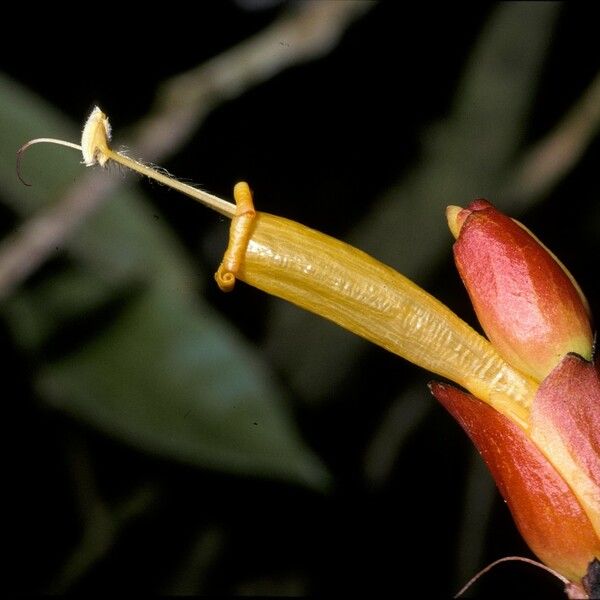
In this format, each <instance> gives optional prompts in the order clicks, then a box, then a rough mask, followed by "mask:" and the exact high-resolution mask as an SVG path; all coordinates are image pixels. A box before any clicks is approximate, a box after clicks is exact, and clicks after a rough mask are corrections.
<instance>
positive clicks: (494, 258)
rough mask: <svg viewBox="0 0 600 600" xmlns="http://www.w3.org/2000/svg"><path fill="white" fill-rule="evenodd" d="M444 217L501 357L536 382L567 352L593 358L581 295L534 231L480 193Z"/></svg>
mask: <svg viewBox="0 0 600 600" xmlns="http://www.w3.org/2000/svg"><path fill="white" fill-rule="evenodd" d="M447 217H448V223H449V226H450V230H451V231H452V233H453V234H454V235H455V236H457V241H456V243H455V244H454V258H455V261H456V266H457V268H458V271H459V273H460V276H461V278H462V280H463V282H464V284H465V286H466V288H467V291H468V292H469V296H470V297H471V301H472V303H473V306H474V308H475V312H476V313H477V317H478V318H479V322H480V323H481V326H482V327H483V329H484V331H485V333H486V335H487V336H488V338H489V339H490V341H491V342H492V344H493V345H494V346H495V347H496V349H497V350H498V351H499V352H500V354H501V355H502V356H503V357H504V359H505V360H507V361H508V362H509V363H510V364H512V365H513V366H514V367H517V368H518V369H520V370H521V371H523V372H525V373H527V374H528V375H530V376H532V377H534V378H535V379H537V380H538V381H541V380H542V379H544V377H545V376H546V375H547V374H548V373H549V372H550V371H551V370H552V369H553V368H554V367H555V366H556V365H557V364H558V363H559V362H560V361H561V360H562V358H563V357H564V356H565V355H566V354H567V353H569V352H574V353H577V354H579V355H580V356H582V357H584V358H586V359H590V358H591V355H592V343H593V337H592V330H591V325H590V319H589V316H588V309H587V303H586V301H585V298H584V297H583V294H582V293H581V290H580V289H579V287H578V286H577V284H576V283H575V280H574V279H573V277H572V276H571V275H570V274H569V272H568V271H567V270H566V269H565V268H564V266H563V265H562V264H561V263H560V262H559V261H558V260H557V259H556V257H555V256H554V255H553V254H552V253H551V252H550V251H549V250H548V249H547V248H546V247H545V246H544V245H543V244H542V243H541V242H540V241H539V240H538V239H537V238H536V237H535V236H534V235H533V234H531V233H530V232H529V231H528V230H527V229H526V228H525V227H523V226H522V225H520V224H519V223H517V222H516V221H514V220H513V219H510V218H509V217H507V216H505V215H503V214H502V213H501V212H499V211H498V210H496V209H495V208H494V207H493V206H492V205H491V204H490V203H489V202H487V201H486V200H475V201H474V202H472V203H471V204H470V205H469V207H468V208H466V209H460V208H459V207H449V208H448V210H447Z"/></svg>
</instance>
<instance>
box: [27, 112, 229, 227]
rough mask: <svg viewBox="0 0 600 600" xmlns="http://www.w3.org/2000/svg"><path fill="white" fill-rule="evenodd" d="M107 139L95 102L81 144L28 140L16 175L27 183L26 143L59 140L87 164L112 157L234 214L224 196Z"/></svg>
mask: <svg viewBox="0 0 600 600" xmlns="http://www.w3.org/2000/svg"><path fill="white" fill-rule="evenodd" d="M109 141H110V123H109V121H108V117H107V116H106V115H105V114H104V113H103V112H102V111H101V110H100V109H99V108H98V107H97V106H96V107H94V109H93V110H92V112H91V113H90V116H89V117H88V119H87V121H86V122H85V126H84V128H83V132H82V134H81V145H79V144H74V143H73V142H66V141H64V140H56V139H54V138H38V139H36V140H31V141H30V142H27V143H26V144H25V145H24V146H23V147H22V148H20V149H19V151H18V152H17V175H18V176H19V179H20V180H21V181H22V182H23V183H24V184H25V185H30V184H28V183H27V182H26V181H24V180H23V178H22V177H21V174H20V166H21V156H22V154H23V152H24V151H25V150H26V149H27V148H28V147H29V146H31V145H32V144H39V143H42V142H47V143H50V144H59V145H60V146H67V147H69V148H75V149H76V150H79V151H81V153H82V155H83V162H84V164H85V165H86V166H88V167H91V166H93V165H95V164H99V165H100V166H102V167H103V166H104V165H105V164H106V163H107V162H108V161H109V160H112V161H114V162H116V163H119V164H121V165H123V166H124V167H127V168H128V169H131V170H132V171H136V172H137V173H139V174H140V175H145V176H146V177H148V178H150V179H154V180H155V181H158V182H159V183H162V184H163V185H166V186H168V187H171V188H173V189H176V190H177V191H179V192H181V193H182V194H185V195H186V196H190V197H191V198H193V199H194V200H196V201H197V202H200V203H201V204H204V206H208V207H209V208H212V209H213V210H216V211H217V212H218V213H220V214H222V215H224V216H226V217H228V218H230V219H231V218H233V217H234V216H235V215H236V207H235V204H232V203H231V202H227V201H226V200H223V199H222V198H219V197H218V196H214V195H213V194H209V193H208V192H204V191H203V190H199V189H198V188H195V187H193V186H191V185H188V184H187V183H183V182H181V181H178V180H177V179H174V178H173V177H169V176H167V175H165V174H164V173H161V172H160V171H158V170H156V169H154V168H152V167H149V166H147V165H144V164H143V163H140V162H138V161H137V160H133V159H132V158H129V157H128V156H125V155H124V154H121V153H120V152H115V151H114V150H112V148H111V147H110V145H109Z"/></svg>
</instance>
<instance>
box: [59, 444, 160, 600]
mask: <svg viewBox="0 0 600 600" xmlns="http://www.w3.org/2000/svg"><path fill="white" fill-rule="evenodd" d="M68 449H69V453H68V457H69V459H70V467H71V473H72V479H73V484H74V488H75V495H76V499H77V504H78V505H79V509H80V512H81V517H82V519H83V534H82V537H81V541H80V542H79V544H77V546H76V547H75V548H74V550H73V551H72V553H71V555H70V556H69V557H68V558H67V560H66V561H65V563H64V565H63V567H62V569H61V570H60V571H59V573H58V576H57V577H56V579H55V580H54V581H53V582H52V584H51V585H50V592H51V593H53V594H64V593H65V592H67V591H68V590H69V589H71V587H72V586H73V585H74V584H75V583H76V582H77V581H79V580H80V579H81V577H83V576H84V575H85V574H86V573H87V572H88V571H89V569H90V568H91V567H92V566H93V565H95V564H96V563H97V562H98V561H99V560H101V559H102V558H103V557H104V556H106V554H107V553H108V551H109V550H110V549H111V548H112V546H113V544H114V543H115V541H116V538H117V536H118V534H119V532H120V530H121V529H122V528H123V527H124V526H125V525H127V524H128V523H129V522H130V521H131V520H133V519H134V518H135V517H137V516H139V515H141V514H142V513H143V512H144V511H145V510H147V509H148V508H149V507H150V506H151V505H152V503H153V502H154V501H155V500H156V498H157V490H156V489H155V488H154V487H153V486H152V485H149V484H148V485H142V486H141V487H139V488H138V489H136V490H134V491H133V492H132V493H131V495H130V496H129V497H128V498H127V499H126V500H124V501H123V502H121V503H120V504H119V505H118V506H116V507H114V508H113V509H110V508H109V507H108V506H107V505H106V503H105V502H104V500H103V499H102V498H101V496H100V493H99V491H98V489H97V485H96V480H95V478H94V470H93V466H92V464H91V458H90V456H89V451H88V448H87V446H86V445H85V443H84V441H83V440H82V439H75V440H74V442H73V443H72V444H71V445H70V447H69V448H68Z"/></svg>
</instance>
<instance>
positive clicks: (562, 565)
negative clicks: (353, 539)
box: [430, 383, 600, 581]
mask: <svg viewBox="0 0 600 600" xmlns="http://www.w3.org/2000/svg"><path fill="white" fill-rule="evenodd" d="M430 388H431V391H432V393H433V395H434V396H435V397H436V398H437V399H438V400H439V401H440V402H441V403H442V404H443V405H444V407H445V408H446V409H447V410H448V411H449V412H450V413H451V414H452V416H453V417H454V418H455V419H456V420H457V421H458V422H459V423H460V425H461V426H462V428H463V429H464V430H465V431H466V432H467V434H468V435H469V437H470V438H471V440H472V441H473V443H474V444H475V446H476V447H477V449H478V450H479V452H480V453H481V455H482V457H483V459H484V460H485V462H486V464H487V466H488V468H489V469H490V471H491V473H492V476H493V477H494V479H495V481H496V484H497V485H498V489H499V490H500V493H501V494H502V496H503V497H504V499H505V500H506V502H507V504H508V506H509V508H510V510H511V513H512V515H513V518H514V520H515V523H516V525H517V527H518V529H519V531H520V532H521V535H522V536H523V538H524V539H525V541H526V542H527V543H528V544H529V546H530V548H531V549H532V550H533V552H534V553H535V554H536V555H537V556H538V557H539V558H540V560H542V561H543V562H544V563H545V564H547V565H548V566H549V567H551V568H553V569H555V570H556V571H558V572H560V573H562V574H563V575H564V576H565V577H568V578H569V579H571V580H572V581H578V580H579V579H580V578H581V577H582V575H583V574H584V573H585V571H586V569H587V566H588V564H589V563H590V561H591V560H592V559H593V558H594V556H598V555H599V554H600V540H599V539H598V537H597V535H596V534H595V532H594V529H593V527H592V524H591V522H590V519H589V518H588V517H587V515H586V513H585V512H584V510H583V509H582V507H581V505H580V504H579V501H578V500H577V498H576V496H575V494H574V493H573V491H572V490H571V488H570V487H569V486H568V485H567V483H566V482H565V480H564V479H563V478H562V477H561V476H560V475H559V473H558V472H557V471H556V469H555V468H554V467H553V466H552V464H551V463H550V462H549V461H548V460H547V459H546V457H545V456H544V455H543V454H542V452H541V451H540V450H539V449H538V448H537V447H536V446H535V444H534V443H533V442H532V441H531V440H530V439H529V438H528V437H527V435H526V433H525V432H524V431H523V430H522V429H521V428H520V427H518V426H517V425H515V424H514V423H512V422H511V421H510V420H509V419H507V418H506V417H505V416H503V415H501V414H500V413H499V412H497V411H495V410H494V409H493V408H491V407H489V406H488V405H487V404H484V403H483V402H481V401H480V400H478V399H477V398H475V397H474V396H472V395H471V394H467V393H465V392H462V391H460V390H458V389H457V388H455V387H453V386H451V385H446V384H441V383H432V384H431V385H430Z"/></svg>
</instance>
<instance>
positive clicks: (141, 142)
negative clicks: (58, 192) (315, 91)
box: [0, 0, 374, 298]
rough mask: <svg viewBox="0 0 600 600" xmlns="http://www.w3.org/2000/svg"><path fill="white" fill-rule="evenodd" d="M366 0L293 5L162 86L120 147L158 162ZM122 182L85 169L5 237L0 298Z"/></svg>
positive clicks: (318, 48) (304, 53)
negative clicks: (58, 195) (64, 191)
mask: <svg viewBox="0 0 600 600" xmlns="http://www.w3.org/2000/svg"><path fill="white" fill-rule="evenodd" d="M373 5H374V3H373V2H371V1H366V0H352V1H346V2H338V1H336V0H329V1H317V0H311V1H306V2H302V3H298V4H294V5H292V7H290V8H289V9H288V10H287V11H286V12H285V13H284V14H283V16H281V17H280V18H279V19H277V20H276V21H275V22H274V23H273V24H272V25H271V26H269V27H268V28H266V29H265V30H264V31H262V32H260V33H259V34H257V35H255V36H253V37H251V38H249V39H248V40H246V41H244V42H242V43H241V44H239V45H237V46H235V47H233V48H231V49H229V50H226V51H225V52H223V53H222V54H221V55H219V56H217V57H215V58H213V59H211V60H209V61H207V62H206V63H204V64H202V65H200V66H199V67H197V68H194V69H192V70H190V71H188V72H186V73H183V74H180V75H178V76H175V77H173V78H172V79H170V80H168V81H167V82H166V83H165V84H163V85H162V86H161V88H160V89H159V93H158V97H157V100H156V103H155V107H154V109H153V110H152V111H151V112H150V114H149V115H148V116H147V117H146V118H144V119H142V120H141V121H140V122H139V124H138V126H137V127H136V128H135V130H134V135H133V139H132V140H131V141H130V142H129V143H128V144H127V145H128V146H129V147H131V148H132V149H133V150H134V152H135V153H136V154H139V155H140V156H143V158H144V160H146V161H151V162H160V161H163V160H165V158H167V157H168V156H170V155H172V154H174V153H175V152H177V151H178V150H179V149H180V148H181V146H182V145H183V144H184V143H185V142H186V141H187V140H188V139H189V138H190V137H191V136H192V135H193V134H194V132H195V130H196V129H197V128H198V127H199V126H200V125H201V123H202V122H203V120H204V119H205V118H206V116H207V114H208V113H209V112H210V111H212V110H213V109H214V108H215V107H216V106H218V105H219V104H220V103H222V102H225V101H228V100H231V99H233V98H236V97H238V96H240V95H241V94H243V93H244V92H245V91H246V90H247V89H248V88H250V87H252V86H256V85H259V84H260V83H262V82H264V81H267V80H268V79H270V78H272V77H274V76H275V75H277V74H278V73H280V72H282V71H284V70H285V69H287V68H289V67H291V66H293V65H296V64H299V63H302V62H305V61H309V60H313V59H315V58H317V57H319V56H322V55H324V54H326V53H327V52H329V51H330V50H331V49H332V48H334V47H335V46H336V44H337V43H338V42H339V40H340V38H341V36H342V34H343V33H344V31H345V30H346V28H347V27H348V26H349V25H350V24H351V23H352V21H353V20H355V19H357V18H358V17H359V16H361V15H362V14H363V13H365V12H366V11H367V10H369V9H370V8H371V7H372V6H373ZM24 141H25V140H24ZM122 183H123V182H122V180H121V179H118V178H115V177H108V176H106V174H104V173H98V172H92V173H89V174H88V175H87V176H86V177H84V178H83V179H82V180H81V181H80V182H79V183H78V184H76V185H75V186H73V188H72V189H71V190H70V191H69V192H68V193H67V194H66V195H65V196H64V197H63V198H62V199H61V200H60V202H58V203H57V204H55V205H53V206H51V207H49V208H47V209H45V210H42V211H40V213H39V214H37V215H36V216H34V217H32V218H31V219H30V220H29V221H28V222H26V223H24V224H23V225H22V226H21V227H20V228H19V229H18V230H17V231H15V232H14V233H13V234H11V235H9V236H7V238H5V239H4V240H3V242H2V244H1V245H0V298H3V297H6V296H8V295H9V294H10V293H11V292H12V291H13V290H14V289H15V287H17V286H18V285H19V284H20V283H21V282H22V281H23V280H24V279H26V278H27V277H28V276H29V275H30V274H31V273H32V272H34V271H35V270H36V269H37V268H38V267H39V266H40V265H41V264H43V263H44V261H46V260H47V259H48V258H49V257H50V256H51V255H52V254H53V253H54V251H55V250H56V249H57V248H58V247H60V246H61V245H62V244H63V243H64V241H65V240H66V239H68V238H69V236H70V235H71V234H72V233H73V231H74V230H75V229H76V228H77V227H78V226H79V225H80V224H81V223H82V222H83V221H85V219H87V218H88V217H89V216H90V215H91V214H92V213H93V212H94V211H95V210H97V209H98V207H99V206H100V205H101V204H102V201H103V200H104V199H105V198H107V197H108V196H109V195H110V194H111V193H114V191H115V189H116V188H118V187H119V186H120V185H122Z"/></svg>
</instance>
